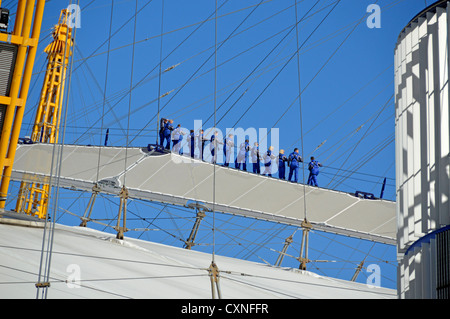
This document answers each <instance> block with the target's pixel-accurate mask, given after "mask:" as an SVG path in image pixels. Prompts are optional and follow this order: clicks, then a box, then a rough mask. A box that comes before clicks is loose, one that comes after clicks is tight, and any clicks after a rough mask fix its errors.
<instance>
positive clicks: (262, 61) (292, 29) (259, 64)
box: [225, 0, 340, 135]
mask: <svg viewBox="0 0 450 319" xmlns="http://www.w3.org/2000/svg"><path fill="white" fill-rule="evenodd" d="M339 1H340V0H338V2H337V3H336V5H337V4H338V3H339ZM319 2H320V0H317V1H316V3H315V4H314V5H313V6H312V7H311V8H310V9H309V10H308V12H307V13H306V14H305V15H304V16H303V17H302V19H300V21H298V22H297V21H296V23H295V25H294V26H293V27H292V28H291V29H290V30H289V32H288V33H286V34H285V36H284V37H283V38H282V39H281V40H280V41H279V42H278V43H277V44H276V45H275V47H273V48H272V50H271V51H270V52H269V53H268V54H266V55H265V57H264V58H263V59H262V60H261V61H260V62H259V63H258V65H257V66H256V67H255V68H254V69H253V70H252V71H251V72H250V73H249V74H248V75H247V77H246V78H245V79H244V80H243V81H242V82H241V84H240V85H239V86H238V87H237V88H236V90H237V89H238V88H239V87H240V86H241V85H242V84H243V83H244V82H245V81H246V80H247V79H248V78H249V77H250V76H251V75H252V74H253V73H254V72H255V71H256V70H257V69H258V68H259V67H260V66H261V65H262V64H263V63H264V61H265V60H266V59H267V58H268V57H269V56H270V55H271V54H272V53H273V52H274V51H275V49H276V48H278V46H279V45H280V44H281V43H282V42H283V41H284V40H285V39H286V38H287V36H288V35H289V34H290V33H291V32H292V31H294V30H295V28H296V26H297V24H298V23H300V22H301V21H303V19H304V18H305V17H306V16H307V15H308V14H309V13H310V12H311V11H312V9H314V8H315V7H316V5H317V4H318V3H319ZM336 5H335V6H334V7H333V9H334V8H335V7H336ZM333 9H331V11H333ZM331 11H330V12H331ZM330 12H329V13H330ZM329 13H328V14H327V17H328V15H329ZM323 21H324V20H322V22H323ZM319 25H320V24H319ZM315 30H317V28H316V29H315ZM315 30H314V31H313V32H312V33H311V34H310V36H311V35H312V34H313V33H314V32H315ZM308 39H309V37H308ZM304 43H306V41H305V42H304ZM295 53H296V52H295ZM295 53H294V55H291V57H290V58H289V60H288V61H287V62H286V63H285V64H284V66H283V67H282V68H281V70H280V71H279V72H278V73H277V75H276V76H275V77H274V78H273V79H272V81H271V82H270V83H269V84H268V85H267V86H266V87H265V88H264V89H263V91H262V92H261V93H260V94H259V95H258V97H257V98H256V99H255V100H254V101H253V103H251V104H250V106H249V107H248V108H247V110H246V111H245V112H244V113H243V115H242V116H241V117H240V118H239V119H238V121H237V122H236V123H235V124H234V126H233V127H236V125H237V123H239V121H240V120H241V119H242V118H243V117H244V115H245V114H246V113H247V112H248V111H249V110H250V108H251V107H252V106H253V105H254V104H255V103H256V101H257V100H258V99H259V98H260V97H261V96H262V95H263V94H264V92H265V91H266V89H267V88H268V87H269V86H270V84H272V83H273V81H274V80H275V79H276V78H277V77H278V75H279V74H280V73H281V71H282V70H284V68H285V67H286V66H287V64H289V62H290V61H291V60H292V58H293V57H294V56H295ZM236 90H235V91H236ZM232 94H234V92H233V93H232ZM232 94H231V95H232ZM234 105H235V104H234ZM234 105H233V106H234ZM230 110H231V107H230V108H229V109H228V110H227V113H228V112H229V111H230ZM225 135H228V132H227V133H226V134H225Z"/></svg>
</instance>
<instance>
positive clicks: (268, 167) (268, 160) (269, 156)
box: [262, 146, 276, 177]
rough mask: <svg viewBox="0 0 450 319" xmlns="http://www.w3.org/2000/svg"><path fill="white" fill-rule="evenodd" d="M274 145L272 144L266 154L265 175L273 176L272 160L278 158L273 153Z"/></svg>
mask: <svg viewBox="0 0 450 319" xmlns="http://www.w3.org/2000/svg"><path fill="white" fill-rule="evenodd" d="M272 151H273V146H270V147H269V149H268V150H267V152H266V154H265V155H264V172H263V173H262V174H263V175H264V176H265V175H266V174H267V176H269V177H272V160H273V159H275V158H276V156H275V155H273V154H272Z"/></svg>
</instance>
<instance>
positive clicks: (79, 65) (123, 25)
mask: <svg viewBox="0 0 450 319" xmlns="http://www.w3.org/2000/svg"><path fill="white" fill-rule="evenodd" d="M152 1H153V0H149V1H148V2H147V3H145V4H144V5H143V6H142V8H140V9H139V10H138V11H137V13H135V14H133V16H131V17H130V18H129V19H128V20H127V21H126V22H125V23H124V24H122V25H121V26H120V27H118V28H117V30H116V31H115V32H114V33H113V34H112V37H114V36H115V35H116V34H118V33H119V32H120V31H121V30H122V29H123V28H124V27H125V26H126V25H127V24H128V23H129V22H130V21H131V20H133V18H134V16H135V15H137V14H139V13H140V12H141V11H142V10H144V8H145V7H147V6H148V5H149V4H150V3H151V2H152ZM88 5H89V4H88ZM85 7H87V5H86V6H85ZM109 38H111V37H109ZM109 38H108V39H106V40H105V41H103V42H102V43H101V44H100V45H99V46H98V47H97V48H96V49H95V50H94V51H93V52H92V53H91V54H90V55H89V56H88V57H87V58H84V59H82V60H81V61H80V62H81V63H80V64H78V65H77V67H76V68H75V69H74V71H76V70H78V68H80V67H81V66H82V65H83V64H84V63H85V62H86V61H87V60H88V59H89V58H90V57H91V56H93V55H94V54H95V52H97V51H98V50H99V49H100V48H101V47H103V46H104V45H105V44H106V43H107V42H108V41H109ZM77 62H78V61H77Z"/></svg>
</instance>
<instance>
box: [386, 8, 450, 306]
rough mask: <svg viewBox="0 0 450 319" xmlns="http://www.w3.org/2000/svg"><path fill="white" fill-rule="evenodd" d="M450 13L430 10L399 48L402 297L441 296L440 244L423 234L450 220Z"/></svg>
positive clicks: (403, 34)
mask: <svg viewBox="0 0 450 319" xmlns="http://www.w3.org/2000/svg"><path fill="white" fill-rule="evenodd" d="M449 13H450V1H442V2H439V3H437V4H436V5H434V6H432V7H430V8H429V10H428V11H427V12H423V13H421V14H420V15H419V16H417V17H416V18H414V19H413V20H412V21H411V22H410V23H409V24H408V26H407V27H406V28H405V29H404V30H403V31H402V32H401V34H400V35H399V38H398V42H397V46H396V48H395V58H394V67H395V85H396V88H395V96H396V108H395V117H396V119H395V125H396V150H395V154H396V165H397V166H396V167H397V171H396V182H397V214H398V216H397V221H398V231H397V234H398V238H397V245H398V246H397V247H398V254H399V270H398V295H399V297H400V298H436V297H437V293H436V272H437V268H436V267H437V266H436V258H437V257H436V256H437V255H436V254H437V253H436V242H435V240H434V238H433V239H431V240H429V241H424V242H422V241H421V239H422V238H423V237H424V236H426V235H427V234H430V233H431V232H433V231H435V230H438V229H441V228H442V227H444V226H446V225H449V224H450V200H449V197H450V111H449V104H450V93H449V83H448V80H449V73H450V56H449V35H450V23H449V22H450V14H449ZM417 241H419V242H420V243H421V244H420V245H419V246H416V245H414V248H412V249H410V250H409V251H408V254H407V255H406V256H404V255H403V254H404V253H405V252H406V251H407V250H408V248H409V247H411V245H413V244H414V243H416V242H417Z"/></svg>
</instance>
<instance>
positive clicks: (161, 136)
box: [159, 118, 168, 147]
mask: <svg viewBox="0 0 450 319" xmlns="http://www.w3.org/2000/svg"><path fill="white" fill-rule="evenodd" d="M167 122H168V120H167V119H165V118H162V119H161V123H160V124H161V125H160V127H159V145H161V147H164V127H165V126H166V124H167Z"/></svg>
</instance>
